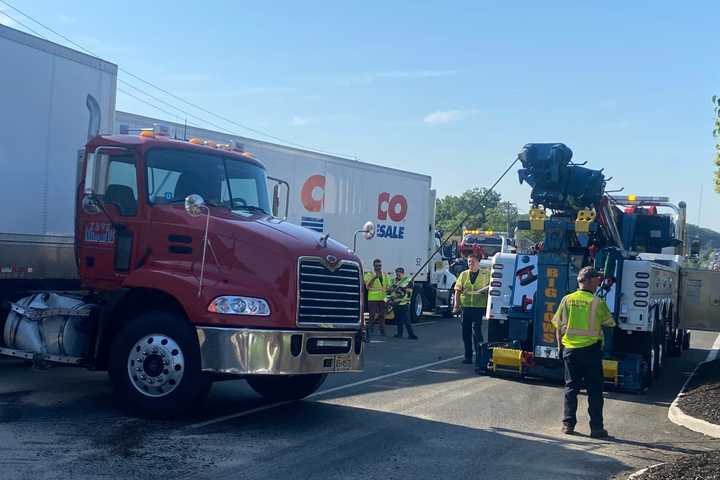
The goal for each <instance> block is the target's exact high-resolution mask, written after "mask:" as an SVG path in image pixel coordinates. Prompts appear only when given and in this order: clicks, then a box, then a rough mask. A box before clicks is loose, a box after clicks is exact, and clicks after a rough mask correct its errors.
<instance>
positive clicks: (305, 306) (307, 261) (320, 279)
mask: <svg viewBox="0 0 720 480" xmlns="http://www.w3.org/2000/svg"><path fill="white" fill-rule="evenodd" d="M298 285H299V295H298V325H320V324H323V325H322V326H332V327H337V326H343V325H348V326H349V325H358V324H359V323H360V301H361V296H360V295H361V290H360V267H359V266H358V265H357V264H356V263H354V262H349V261H341V262H340V265H339V266H338V267H337V268H336V269H335V270H331V269H330V268H328V267H327V266H326V265H325V263H324V261H323V260H320V259H316V258H303V259H301V260H300V264H299V278H298Z"/></svg>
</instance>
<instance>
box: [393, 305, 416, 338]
mask: <svg viewBox="0 0 720 480" xmlns="http://www.w3.org/2000/svg"><path fill="white" fill-rule="evenodd" d="M393 308H394V309H395V322H396V323H397V336H398V337H402V336H403V326H405V328H406V329H407V333H408V337H414V336H415V332H413V328H412V325H411V324H410V305H395V306H394V307H393Z"/></svg>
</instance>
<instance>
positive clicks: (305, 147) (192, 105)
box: [0, 0, 357, 159]
mask: <svg viewBox="0 0 720 480" xmlns="http://www.w3.org/2000/svg"><path fill="white" fill-rule="evenodd" d="M0 3H3V4H4V5H6V6H8V7H10V8H12V9H13V10H15V11H16V12H18V13H19V14H20V15H22V16H24V17H25V18H28V19H30V20H31V21H33V22H35V23H36V24H38V25H40V26H41V27H43V28H44V29H46V30H48V31H50V32H52V33H54V34H55V35H57V36H58V37H60V38H62V39H63V40H65V41H66V42H68V43H70V44H71V45H73V46H75V47H77V48H79V49H80V50H82V51H84V52H86V53H88V54H90V55H92V56H94V57H98V58H99V55H97V54H95V53H94V52H92V51H91V50H89V49H87V48H85V47H84V46H82V45H80V44H79V43H77V42H75V41H74V40H72V39H71V38H69V37H67V36H65V35H63V34H62V33H60V32H58V31H56V30H54V29H52V28H50V27H48V26H47V25H45V24H44V23H42V22H40V21H39V20H37V19H36V18H34V17H32V16H30V15H28V14H27V13H25V12H23V11H21V10H20V9H18V8H16V7H15V6H13V5H12V4H10V3H8V2H7V1H6V0H0ZM1 13H3V15H5V16H7V17H8V18H10V19H11V20H13V21H15V22H17V23H18V24H20V25H23V24H22V23H21V22H18V21H17V20H16V19H14V18H12V17H10V16H9V15H7V14H6V13H4V12H1ZM23 26H25V25H23ZM25 28H27V29H28V30H30V31H31V32H33V33H35V34H36V35H38V36H40V37H42V38H45V37H44V36H42V35H40V34H38V33H37V32H35V31H34V30H32V29H30V28H29V27H27V26H25ZM45 39H46V40H47V38H45ZM118 70H119V71H120V72H122V73H124V74H125V75H128V76H130V77H132V78H134V79H136V80H138V81H140V82H142V83H144V84H145V85H148V86H150V87H152V88H154V89H156V90H158V91H160V92H162V93H164V94H165V95H168V96H170V97H172V98H174V99H176V100H178V101H180V102H182V103H184V104H186V105H189V106H191V107H193V108H195V109H197V110H200V111H202V112H204V113H207V114H209V115H212V116H213V117H215V118H218V119H220V120H222V121H224V122H227V123H229V124H231V125H235V126H236V127H240V128H242V129H244V130H247V131H250V132H253V133H256V134H258V135H262V136H264V137H267V138H271V139H273V140H277V141H279V142H282V143H285V144H287V145H290V146H294V147H298V148H302V149H305V150H312V151H315V152H317V153H324V154H328V155H334V156H339V157H345V158H353V159H357V158H356V157H354V156H350V155H343V154H338V153H333V152H327V151H324V150H321V149H318V148H314V147H308V146H306V145H302V144H299V143H295V142H293V141H290V140H287V139H284V138H281V137H276V136H274V135H271V134H269V133H267V132H263V131H261V130H257V129H255V128H252V127H249V126H247V125H244V124H242V123H239V122H236V121H235V120H232V119H230V118H227V117H224V116H222V115H219V114H217V113H214V112H212V111H210V110H208V109H206V108H205V107H202V106H200V105H197V104H195V103H193V102H190V101H188V100H185V99H184V98H182V97H180V96H178V95H175V94H174V93H172V92H169V91H168V90H166V89H164V88H162V87H159V86H157V85H155V84H154V83H152V82H149V81H147V80H145V79H143V78H141V77H139V76H138V75H135V74H134V73H132V72H129V71H127V70H125V69H124V68H121V67H118ZM146 95H147V94H146ZM173 108H175V109H176V110H179V109H178V107H174V106H173ZM195 118H198V117H195ZM208 123H210V122H208ZM216 128H218V127H216ZM223 130H224V128H223Z"/></svg>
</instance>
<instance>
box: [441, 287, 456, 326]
mask: <svg viewBox="0 0 720 480" xmlns="http://www.w3.org/2000/svg"><path fill="white" fill-rule="evenodd" d="M454 292H455V284H453V286H452V288H451V289H450V298H448V307H447V308H446V309H445V310H443V312H442V314H443V317H445V318H450V317H452V316H453V309H454V308H455V295H454Z"/></svg>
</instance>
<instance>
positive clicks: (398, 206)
mask: <svg viewBox="0 0 720 480" xmlns="http://www.w3.org/2000/svg"><path fill="white" fill-rule="evenodd" d="M407 212H408V202H407V199H406V198H405V197H404V196H403V195H393V196H390V194H389V193H388V192H382V193H380V195H378V212H377V218H378V220H383V221H388V220H390V221H392V222H402V221H403V220H405V217H406V216H407ZM377 236H378V238H396V239H403V238H405V227H404V226H401V225H393V224H392V223H390V224H383V223H378V225H377Z"/></svg>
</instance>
